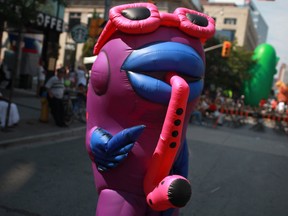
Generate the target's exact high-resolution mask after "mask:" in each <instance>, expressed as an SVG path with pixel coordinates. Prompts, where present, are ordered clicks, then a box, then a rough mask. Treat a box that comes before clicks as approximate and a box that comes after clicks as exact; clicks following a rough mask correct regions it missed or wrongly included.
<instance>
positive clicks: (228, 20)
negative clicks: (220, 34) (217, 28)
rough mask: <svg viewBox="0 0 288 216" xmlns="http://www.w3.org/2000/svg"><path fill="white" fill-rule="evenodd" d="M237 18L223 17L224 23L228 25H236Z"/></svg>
mask: <svg viewBox="0 0 288 216" xmlns="http://www.w3.org/2000/svg"><path fill="white" fill-rule="evenodd" d="M236 23H237V19H236V18H225V19H224V24H228V25H236Z"/></svg>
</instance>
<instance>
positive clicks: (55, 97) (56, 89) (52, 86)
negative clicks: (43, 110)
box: [45, 67, 67, 127]
mask: <svg viewBox="0 0 288 216" xmlns="http://www.w3.org/2000/svg"><path fill="white" fill-rule="evenodd" d="M65 75H66V69H65V68H64V67H62V68H59V69H57V71H56V75H54V76H52V77H51V78H50V79H49V80H48V81H47V83H46V85H45V87H46V89H47V92H48V94H47V99H48V103H49V106H50V109H51V114H52V116H53V118H54V120H55V123H56V125H57V126H59V127H66V126H67V125H66V124H65V122H64V105H63V97H64V91H65V86H64V76H65Z"/></svg>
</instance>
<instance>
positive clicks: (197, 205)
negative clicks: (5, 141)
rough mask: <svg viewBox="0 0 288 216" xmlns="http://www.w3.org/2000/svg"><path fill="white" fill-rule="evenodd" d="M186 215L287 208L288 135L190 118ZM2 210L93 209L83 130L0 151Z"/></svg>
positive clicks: (79, 215) (28, 213) (243, 214)
mask: <svg viewBox="0 0 288 216" xmlns="http://www.w3.org/2000/svg"><path fill="white" fill-rule="evenodd" d="M187 137H188V143H189V148H190V174H189V179H190V181H191V184H192V191H193V194H192V198H191V200H190V201H189V203H188V205H187V206H186V207H185V208H183V209H182V210H181V215H182V216H184V215H185V216H218V215H219V216H258V215H259V216H272V215H277V216H287V215H288V208H287V197H288V184H287V181H288V136H279V135H276V134H272V133H271V131H266V132H265V133H257V132H253V131H250V130H249V129H247V128H244V129H226V128H217V129H212V128H205V127H198V126H190V127H189V129H188V133H187ZM0 164H1V166H0V215H1V216H67V215H69V216H89V215H91V216H94V213H95V206H96V202H97V196H96V191H95V188H94V183H93V176H92V172H91V165H90V161H89V158H88V155H87V153H86V150H85V147H84V137H79V138H77V139H70V140H61V141H59V142H55V141H54V142H47V143H45V144H43V143H42V144H39V145H34V146H31V145H30V146H25V147H18V148H16V149H6V150H1V151H0Z"/></svg>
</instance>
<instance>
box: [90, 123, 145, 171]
mask: <svg viewBox="0 0 288 216" xmlns="http://www.w3.org/2000/svg"><path fill="white" fill-rule="evenodd" d="M144 128H145V126H144V125H138V126H134V127H131V128H126V129H124V130H122V131H120V132H119V133H117V134H115V135H114V136H112V135H111V134H110V133H109V132H108V131H106V130H104V129H102V128H97V129H96V130H95V131H93V133H92V135H91V142H90V147H91V150H92V153H93V156H94V161H95V163H96V165H97V168H98V170H99V171H106V170H108V169H111V168H114V167H116V166H117V165H118V164H119V163H120V162H121V161H123V160H124V159H125V158H126V157H127V156H128V153H129V152H130V150H131V149H132V147H133V146H134V143H135V141H136V140H137V139H138V137H139V136H140V135H141V133H142V132H143V130H144Z"/></svg>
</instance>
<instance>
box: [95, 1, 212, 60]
mask: <svg viewBox="0 0 288 216" xmlns="http://www.w3.org/2000/svg"><path fill="white" fill-rule="evenodd" d="M139 7H145V8H147V9H149V11H150V16H149V17H148V18H147V19H143V20H130V19H128V18H126V17H124V16H123V15H122V14H121V12H122V11H123V10H125V9H129V8H139ZM187 13H189V14H195V15H198V16H202V17H204V18H206V19H207V21H208V25H207V26H199V25H196V24H193V23H192V22H191V21H190V20H189V19H188V18H187V17H186V14H187ZM160 26H166V27H175V28H178V29H180V30H181V31H183V32H184V33H186V34H188V35H190V36H192V37H196V38H200V40H201V42H205V41H206V40H207V39H208V38H211V37H212V36H213V35H214V33H215V21H214V19H213V18H211V17H209V16H207V15H206V14H203V13H200V12H198V11H195V10H190V9H187V8H177V9H176V10H175V11H174V12H173V13H166V12H159V10H158V8H157V6H156V5H154V4H151V3H134V4H124V5H119V6H116V7H113V8H111V9H110V12H109V20H108V22H107V24H106V26H105V28H104V29H103V31H102V33H101V35H100V37H99V38H98V41H97V43H96V45H95V47H94V54H95V55H97V54H98V53H99V51H100V49H101V48H102V47H103V46H104V44H105V43H106V42H107V41H108V40H109V38H110V37H111V36H112V34H113V33H114V32H116V31H117V30H119V31H121V32H124V33H128V34H145V33H151V32H153V31H155V30H157V29H158V28H159V27H160Z"/></svg>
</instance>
